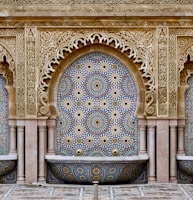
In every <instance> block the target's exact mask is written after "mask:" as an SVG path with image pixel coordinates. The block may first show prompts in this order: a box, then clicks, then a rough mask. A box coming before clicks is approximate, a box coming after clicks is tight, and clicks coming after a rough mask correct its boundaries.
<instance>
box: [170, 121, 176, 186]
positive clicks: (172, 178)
mask: <svg viewBox="0 0 193 200" xmlns="http://www.w3.org/2000/svg"><path fill="white" fill-rule="evenodd" d="M176 126H177V124H172V125H170V182H171V183H176V182H177V179H176V175H177V169H176V150H177V137H176V136H177V135H176V134H177V132H176Z"/></svg>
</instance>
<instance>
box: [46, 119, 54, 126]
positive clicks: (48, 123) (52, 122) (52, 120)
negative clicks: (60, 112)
mask: <svg viewBox="0 0 193 200" xmlns="http://www.w3.org/2000/svg"><path fill="white" fill-rule="evenodd" d="M47 126H48V127H52V126H56V120H55V119H49V120H47Z"/></svg>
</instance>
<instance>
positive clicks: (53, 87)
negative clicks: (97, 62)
mask: <svg viewBox="0 0 193 200" xmlns="http://www.w3.org/2000/svg"><path fill="white" fill-rule="evenodd" d="M96 52H98V53H99V54H100V55H103V56H104V55H106V57H107V55H108V56H110V57H112V58H114V60H117V61H118V62H119V63H122V65H123V66H124V67H123V71H122V72H121V73H122V75H121V76H122V77H123V78H124V77H125V75H128V76H130V77H131V82H130V84H132V82H133V85H132V87H133V88H132V89H133V90H135V91H134V93H133V94H131V96H132V95H133V97H132V98H133V101H136V102H131V104H132V106H133V107H134V108H135V109H134V110H133V111H130V112H131V113H133V117H134V118H135V119H133V120H134V121H135V124H136V125H135V128H134V129H135V131H134V132H133V133H134V135H135V136H132V137H133V139H132V138H129V137H128V136H126V135H127V134H126V132H125V138H124V136H123V135H122V136H123V137H122V139H121V140H123V138H124V141H123V142H122V143H125V144H123V145H122V146H124V145H125V146H127V145H128V142H129V140H130V139H131V140H133V144H132V145H133V147H131V149H130V151H129V154H128V155H137V154H138V142H137V141H138V125H137V118H140V117H143V113H144V109H145V108H144V107H145V106H144V102H145V98H144V97H145V86H144V83H143V79H142V77H141V75H140V72H139V70H138V66H137V64H134V63H133V61H132V60H131V59H128V58H127V57H126V56H125V55H124V54H123V53H121V52H119V51H118V50H115V49H114V48H112V47H108V46H106V45H99V44H94V45H88V46H86V47H82V48H81V49H79V50H76V51H75V52H73V53H72V54H70V55H69V56H67V57H66V58H65V59H64V60H62V61H61V62H60V64H59V66H57V67H56V66H55V73H54V74H53V76H52V79H51V82H50V87H49V92H48V94H49V102H50V111H51V118H52V119H57V116H59V117H60V118H61V116H60V114H61V113H60V111H59V110H58V109H60V108H59V105H58V103H57V98H56V97H57V95H58V94H57V92H58V87H59V82H60V79H61V77H63V76H64V73H65V71H67V70H68V67H69V66H70V65H71V64H72V63H74V62H76V61H77V60H78V59H79V58H82V57H86V56H87V55H89V54H92V53H93V54H94V53H96ZM101 63H103V61H102V62H101ZM107 64H108V63H107ZM91 65H92V63H91ZM112 65H113V64H112ZM115 67H116V66H115ZM125 67H126V69H125V71H124V68H125ZM71 68H72V67H71ZM75 69H76V66H75V67H74V70H75ZM72 70H73V69H72ZM100 70H101V71H100ZM101 72H102V69H101V68H100V67H99V68H98V71H97V72H96V71H95V73H98V74H101V75H102V74H105V73H104V72H103V73H101ZM116 72H118V71H116V69H115V73H116ZM128 72H129V73H128ZM77 73H78V72H77ZM88 74H90V75H92V73H88ZM69 75H70V74H68V76H69ZM94 75H95V74H94ZM118 76H119V75H118ZM70 78H72V79H73V77H70ZM83 78H86V77H83ZM105 78H107V76H106V77H105ZM110 78H111V77H108V79H109V80H107V82H110ZM108 84H109V83H108ZM115 85H116V84H115ZM81 87H87V86H86V85H82V86H81ZM116 87H117V86H116ZM119 87H120V88H121V87H122V86H121V83H119ZM73 92H74V91H73ZM59 95H60V94H59ZM127 95H129V94H127ZM69 96H70V94H69ZM88 98H89V96H88ZM95 98H100V97H98V96H97V97H94V98H92V99H93V100H94V99H95ZM122 98H123V99H122V101H124V98H125V99H128V97H127V96H126V95H125V97H124V96H123V97H122ZM67 99H68V97H66V100H67ZM115 100H116V98H115ZM107 101H108V100H107ZM110 101H112V99H111V100H110ZM74 103H75V102H74ZM108 103H109V102H108ZM126 103H128V102H126ZM129 103H130V102H129ZM111 104H112V102H111ZM127 105H128V104H127ZM74 106H75V105H74ZM60 110H61V109H60ZM91 110H92V109H91ZM102 110H103V114H104V112H107V111H108V112H109V113H108V116H107V118H109V119H110V118H111V114H110V113H111V112H113V111H112V110H108V109H107V110H105V109H102ZM114 110H116V106H115V107H114ZM77 111H78V110H77ZM121 112H123V111H121ZM124 112H125V113H121V115H123V116H122V117H123V118H124V117H125V118H127V117H126V116H127V115H129V109H125V111H124ZM87 114H88V113H87ZM115 114H116V113H115ZM93 115H94V114H93ZM103 117H104V116H103ZM57 120H58V119H57ZM57 120H56V121H57ZM115 120H116V119H115ZM125 120H129V119H125ZM73 121H74V120H73ZM117 121H118V120H117ZM122 121H124V119H123V120H122ZM58 123H59V122H58ZM117 123H118V122H117ZM133 123H134V122H133ZM115 124H116V123H115ZM108 126H109V125H108ZM122 126H123V125H122ZM122 126H121V130H122V129H123V127H124V126H123V127H122ZM56 127H58V126H56ZM77 127H78V126H77ZM84 127H85V124H84ZM75 128H76V127H75V126H73V129H71V130H69V132H74V131H75ZM118 128H120V127H118ZM56 132H57V135H58V134H59V132H60V131H59V130H58V129H57V131H56ZM91 132H92V131H91ZM122 132H124V131H122ZM97 134H98V133H97ZM70 138H71V136H70V135H69V140H70ZM88 138H89V136H87V139H88ZM92 139H93V137H92V136H90V140H89V139H88V140H89V141H91V140H92ZM65 140H67V138H65ZM80 140H81V139H80ZM100 140H102V143H104V144H103V146H105V145H106V144H107V143H109V141H108V140H109V137H108V136H107V135H104V136H103V137H101V139H100ZM80 142H81V141H80ZM130 142H131V141H130ZM58 143H59V142H58V139H57V150H56V151H57V153H61V152H62V150H61V149H58V146H60V147H61V145H60V144H58ZM120 143H121V142H120ZM126 143H127V145H126ZM131 143H132V142H131ZM88 146H89V144H88ZM115 146H116V145H115ZM120 146H121V145H120ZM63 149H65V148H63ZM70 149H73V145H71V147H70ZM86 149H87V148H86ZM101 149H104V151H103V152H105V149H106V148H102V147H101ZM125 149H126V148H125ZM77 151H78V149H77ZM125 151H127V150H125ZM93 152H94V150H93ZM101 152H102V151H101ZM111 153H112V152H111V150H109V152H108V153H107V152H105V153H104V155H105V156H110V155H112V154H111ZM127 153H128V152H124V153H122V155H127ZM73 154H74V152H71V153H69V155H73ZM91 154H92V153H91ZM91 154H88V153H86V154H85V155H86V156H88V155H91ZM64 155H66V153H64ZM67 155H68V154H67ZM101 155H102V153H101Z"/></svg>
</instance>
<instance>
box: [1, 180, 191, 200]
mask: <svg viewBox="0 0 193 200" xmlns="http://www.w3.org/2000/svg"><path fill="white" fill-rule="evenodd" d="M0 199H2V200H32V199H34V200H40V199H41V200H49V199H54V200H59V199H60V200H62V199H64V200H94V186H87V185H62V186H59V185H1V187H0ZM158 199H160V200H191V199H193V185H190V184H184V185H183V184H146V185H99V186H98V200H158Z"/></svg>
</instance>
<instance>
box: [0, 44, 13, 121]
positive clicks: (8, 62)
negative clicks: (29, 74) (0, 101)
mask: <svg viewBox="0 0 193 200" xmlns="http://www.w3.org/2000/svg"><path fill="white" fill-rule="evenodd" d="M0 74H2V76H3V77H4V78H5V79H6V86H5V88H6V90H7V92H8V97H9V119H11V118H15V116H16V107H15V102H16V97H15V96H16V92H15V87H14V83H15V82H14V80H15V78H14V77H15V62H14V59H13V57H12V55H11V53H9V51H8V50H7V49H6V47H4V45H3V44H1V43H0Z"/></svg>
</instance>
